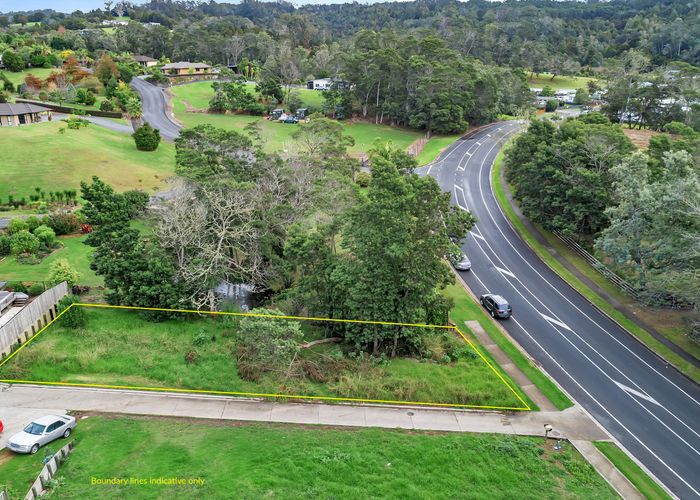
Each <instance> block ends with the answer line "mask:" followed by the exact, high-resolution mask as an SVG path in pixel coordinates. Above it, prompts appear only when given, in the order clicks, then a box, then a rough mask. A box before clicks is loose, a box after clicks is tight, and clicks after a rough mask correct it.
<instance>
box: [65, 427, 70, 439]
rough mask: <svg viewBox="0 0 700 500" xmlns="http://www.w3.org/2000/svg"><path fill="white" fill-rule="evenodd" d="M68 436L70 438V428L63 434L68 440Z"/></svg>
mask: <svg viewBox="0 0 700 500" xmlns="http://www.w3.org/2000/svg"><path fill="white" fill-rule="evenodd" d="M68 436H70V427H68V428H67V429H66V430H65V432H64V433H63V437H64V438H67V437H68Z"/></svg>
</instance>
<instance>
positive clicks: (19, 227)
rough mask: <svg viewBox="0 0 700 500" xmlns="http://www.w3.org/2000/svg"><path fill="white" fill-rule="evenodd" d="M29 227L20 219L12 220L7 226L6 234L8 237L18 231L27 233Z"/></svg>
mask: <svg viewBox="0 0 700 500" xmlns="http://www.w3.org/2000/svg"><path fill="white" fill-rule="evenodd" d="M28 230H29V225H28V224H27V223H26V222H25V221H24V220H22V219H12V220H11V221H10V225H9V226H7V232H8V233H9V234H10V235H13V234H16V233H19V232H20V231H28Z"/></svg>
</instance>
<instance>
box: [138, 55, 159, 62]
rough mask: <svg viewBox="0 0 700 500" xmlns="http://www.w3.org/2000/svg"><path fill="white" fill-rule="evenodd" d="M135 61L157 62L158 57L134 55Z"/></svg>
mask: <svg viewBox="0 0 700 500" xmlns="http://www.w3.org/2000/svg"><path fill="white" fill-rule="evenodd" d="M134 61H137V62H155V61H156V59H153V58H152V57H148V56H134Z"/></svg>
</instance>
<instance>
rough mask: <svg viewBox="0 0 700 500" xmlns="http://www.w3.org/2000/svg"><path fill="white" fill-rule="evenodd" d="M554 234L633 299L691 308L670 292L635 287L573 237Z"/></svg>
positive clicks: (659, 305)
mask: <svg viewBox="0 0 700 500" xmlns="http://www.w3.org/2000/svg"><path fill="white" fill-rule="evenodd" d="M553 233H554V235H555V236H556V237H557V238H559V239H560V240H561V241H563V242H564V244H565V245H566V246H568V247H569V248H570V249H571V250H573V251H574V252H575V253H576V254H578V255H579V256H580V257H581V258H582V259H583V260H585V261H586V262H588V263H589V264H590V265H591V267H593V269H595V270H596V271H598V272H599V273H600V274H601V275H603V276H604V277H605V278H606V279H607V280H608V281H610V282H611V283H612V284H614V285H615V286H617V287H618V288H619V289H620V290H622V291H623V292H625V293H626V294H627V295H629V296H630V297H632V298H633V299H635V300H638V301H640V302H643V303H645V304H647V305H649V306H652V307H660V308H664V309H692V308H693V304H689V303H686V302H684V301H682V300H680V299H678V297H674V296H672V295H671V294H664V293H653V292H645V291H644V290H641V289H639V288H638V287H635V286H634V285H632V284H631V283H630V282H628V281H625V280H624V279H623V278H621V277H620V276H618V275H617V274H616V273H615V272H614V271H613V270H611V269H610V268H609V267H607V266H606V265H605V264H603V263H602V262H601V261H599V260H598V259H596V258H595V257H594V256H593V255H592V254H591V253H590V252H588V250H586V249H585V248H583V247H582V246H581V245H579V244H578V243H577V242H576V241H575V240H574V239H573V238H571V237H569V236H566V235H565V234H563V233H561V232H560V231H553Z"/></svg>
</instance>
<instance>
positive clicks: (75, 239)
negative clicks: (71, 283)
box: [0, 235, 104, 286]
mask: <svg viewBox="0 0 700 500" xmlns="http://www.w3.org/2000/svg"><path fill="white" fill-rule="evenodd" d="M58 241H59V242H60V243H61V244H62V245H63V247H62V248H60V249H58V250H55V251H54V252H53V253H52V254H51V255H49V256H47V257H45V258H44V259H42V261H41V262H39V263H38V264H25V263H20V262H17V259H16V258H15V257H13V256H7V257H5V258H4V259H0V276H1V277H2V278H3V280H8V281H46V280H48V278H49V269H50V268H51V264H52V263H53V262H55V261H56V260H57V259H66V260H67V261H68V262H69V263H70V265H71V266H72V267H73V269H75V270H76V271H78V273H79V274H80V279H79V280H78V284H79V285H88V286H101V285H103V284H104V282H103V280H102V277H100V276H97V275H96V274H95V272H94V271H93V270H92V269H90V254H91V253H92V252H93V251H94V250H95V249H94V248H92V247H89V246H87V245H85V244H83V241H85V236H73V235H71V236H61V237H59V238H58Z"/></svg>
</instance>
